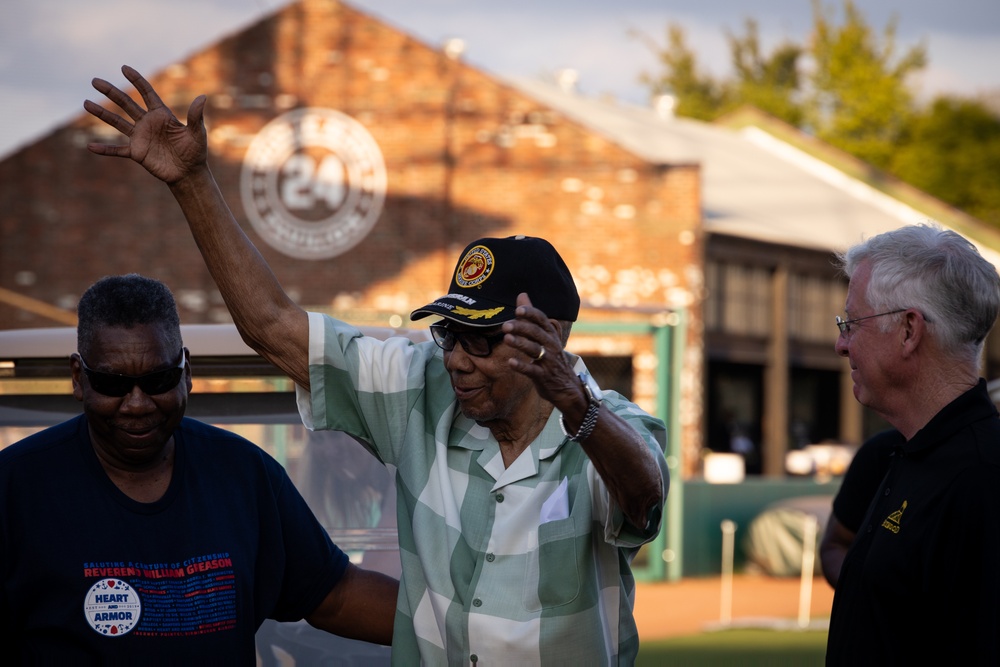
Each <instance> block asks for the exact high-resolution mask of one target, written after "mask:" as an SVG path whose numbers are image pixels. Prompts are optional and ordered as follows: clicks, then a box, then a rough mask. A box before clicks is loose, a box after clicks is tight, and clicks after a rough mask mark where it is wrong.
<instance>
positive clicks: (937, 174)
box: [889, 97, 1000, 226]
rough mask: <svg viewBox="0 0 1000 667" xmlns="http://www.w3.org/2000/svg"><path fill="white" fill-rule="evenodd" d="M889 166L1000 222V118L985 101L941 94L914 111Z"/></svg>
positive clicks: (908, 179)
mask: <svg viewBox="0 0 1000 667" xmlns="http://www.w3.org/2000/svg"><path fill="white" fill-rule="evenodd" d="M889 170H890V171H891V172H892V173H893V174H894V175H895V176H897V177H898V178H900V179H901V180H904V181H906V182H907V183H910V184H911V185H914V186H916V187H918V188H920V189H921V190H924V191H925V192H928V193H930V194H932V195H934V196H936V197H938V198H939V199H942V200H944V201H946V202H948V203H949V204H951V205H953V206H955V207H957V208H959V209H962V210H964V211H966V212H967V213H969V214H970V215H974V216H976V217H978V218H980V219H982V220H985V221H987V222H989V223H991V224H993V225H997V226H1000V186H998V184H1000V118H997V116H996V115H995V114H994V113H993V112H992V111H991V110H990V109H988V108H987V107H986V106H985V105H984V104H982V103H981V102H978V101H975V100H963V99H955V98H946V97H940V98H938V99H936V100H935V101H934V103H933V104H931V105H930V107H929V108H927V109H925V110H923V111H921V112H918V113H916V114H914V115H913V117H912V118H911V120H910V122H909V123H907V125H906V126H905V128H904V130H903V132H902V133H901V136H900V138H899V145H898V147H897V149H896V151H895V152H894V154H893V156H892V161H891V164H890V168H889Z"/></svg>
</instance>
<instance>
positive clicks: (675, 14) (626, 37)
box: [0, 0, 1000, 159]
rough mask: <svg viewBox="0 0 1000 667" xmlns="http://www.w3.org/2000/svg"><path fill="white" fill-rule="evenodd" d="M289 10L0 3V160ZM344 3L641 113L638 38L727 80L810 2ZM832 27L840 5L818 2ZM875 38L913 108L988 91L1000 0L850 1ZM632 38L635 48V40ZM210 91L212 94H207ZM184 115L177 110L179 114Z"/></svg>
mask: <svg viewBox="0 0 1000 667" xmlns="http://www.w3.org/2000/svg"><path fill="white" fill-rule="evenodd" d="M286 4H288V0H170V1H169V2H167V1H166V0H89V1H87V2H81V0H4V2H3V3H2V6H0V159H2V158H3V157H4V156H5V155H8V154H9V153H11V152H12V151H14V150H17V149H18V148H20V147H22V146H24V145H26V144H28V143H30V142H33V141H35V140H37V139H39V138H41V137H43V136H44V135H46V134H47V133H49V132H51V131H52V130H54V129H55V128H57V127H59V126H61V125H63V124H64V123H67V122H69V121H70V120H71V119H73V118H75V117H76V116H77V115H78V114H79V113H80V112H81V110H82V104H83V100H84V99H88V98H89V99H98V98H99V96H98V95H97V93H96V91H94V90H93V89H92V88H91V87H90V80H91V79H92V78H93V77H95V76H99V77H101V78H104V79H108V80H109V81H112V82H115V83H124V78H123V77H122V75H121V72H120V67H121V65H122V64H129V65H132V66H134V67H136V68H137V69H139V71H140V72H144V73H147V74H153V73H155V72H157V71H159V70H160V69H162V68H164V67H166V66H167V65H170V64H171V63H174V62H177V61H179V60H183V59H185V58H187V57H188V56H190V55H192V54H194V53H197V52H198V51H200V50H202V49H204V48H206V47H209V46H211V45H212V44H213V43H214V42H216V41H217V40H219V39H220V38H222V37H224V36H227V35H230V34H232V33H234V32H238V31H240V30H241V29H243V28H245V27H247V26H249V25H251V24H253V23H255V22H257V21H259V20H260V19H262V18H264V17H266V16H268V15H270V14H272V13H273V12H275V11H276V10H278V9H280V8H281V7H284V6H285V5H286ZM348 4H350V5H353V6H354V7H356V8H358V9H361V10H362V11H365V12H367V13H369V14H372V15H373V16H375V17H376V18H379V19H380V20H383V21H385V22H386V23H388V24H390V25H392V26H394V27H396V28H399V29H401V30H403V31H404V32H406V33H409V34H410V35H412V36H414V37H416V38H418V39H420V40H421V41H423V42H426V43H428V44H431V45H440V44H443V43H444V42H445V41H446V40H448V39H451V38H456V37H457V38H460V39H462V40H463V41H464V44H465V51H464V54H463V56H462V57H463V58H464V60H465V61H466V62H468V63H469V64H471V65H474V66H476V67H478V68H480V69H482V70H484V71H486V72H488V73H491V74H494V75H498V76H503V77H523V76H527V77H552V76H554V74H555V73H556V72H557V71H560V70H564V69H572V70H575V71H576V72H577V75H578V82H577V87H578V89H579V91H580V92H581V93H583V94H587V95H602V96H603V95H611V96H614V97H616V98H618V99H621V100H624V101H628V102H634V103H638V104H641V103H644V102H645V101H646V98H647V96H646V91H645V89H644V87H643V85H642V84H641V83H640V81H639V78H640V76H641V74H643V73H644V72H649V73H652V72H655V71H656V61H655V58H654V55H653V51H652V50H651V49H650V47H649V41H650V40H653V42H654V43H659V44H663V43H665V35H666V29H667V26H668V24H670V23H676V24H679V25H680V26H682V27H683V28H684V30H685V33H686V35H687V38H688V44H689V46H690V47H691V48H692V50H693V51H694V52H695V53H696V55H697V57H698V62H699V64H700V65H701V66H702V68H703V69H704V71H705V72H706V73H710V74H712V75H714V76H717V77H722V76H727V75H728V74H730V72H731V70H730V66H729V59H730V51H729V48H728V45H727V42H726V34H727V32H728V33H735V34H743V33H744V24H745V21H746V19H747V18H753V19H754V20H756V22H757V24H758V28H759V32H760V36H761V41H762V44H763V46H764V50H765V52H769V51H770V49H771V48H773V46H775V45H776V44H778V43H780V42H782V41H785V40H790V41H794V42H797V43H800V44H801V43H803V42H805V40H806V39H807V36H808V33H809V29H810V27H811V26H812V24H813V7H814V5H813V2H811V1H810V0H756V1H755V2H753V3H748V2H745V0H613V1H612V0H506V1H504V2H497V1H496V0H353V1H351V2H348ZM822 6H823V7H824V8H825V9H826V10H827V11H828V12H831V14H832V16H833V17H834V19H835V21H836V22H837V23H840V22H842V19H843V10H842V0H823V1H822ZM855 6H856V7H858V8H859V9H860V10H861V12H862V14H863V15H864V17H865V20H866V21H867V23H868V24H869V25H870V26H871V27H873V28H874V29H875V30H876V32H877V33H878V34H881V33H882V31H883V29H884V28H885V27H886V25H888V23H889V21H890V20H892V18H893V17H895V20H896V38H897V49H896V55H897V57H898V56H899V55H901V54H902V53H903V52H904V51H905V49H907V48H908V47H910V46H913V45H915V44H918V43H923V44H925V46H926V48H927V50H928V55H929V65H928V67H927V68H926V69H925V70H924V71H923V72H922V74H921V75H920V78H919V80H914V81H913V82H912V83H913V86H914V88H915V89H916V90H917V92H918V93H919V94H920V95H922V96H924V97H928V98H929V97H931V96H933V95H935V94H951V95H960V96H975V95H978V94H980V93H988V92H997V91H1000V67H998V66H997V63H1000V0H950V1H947V2H942V1H941V0H855ZM637 32H638V33H639V34H641V35H643V38H641V39H640V38H637V37H635V36H634V35H635V34H636V33H637ZM205 92H211V91H205ZM177 111H178V114H179V115H181V117H183V115H182V113H183V111H184V110H177Z"/></svg>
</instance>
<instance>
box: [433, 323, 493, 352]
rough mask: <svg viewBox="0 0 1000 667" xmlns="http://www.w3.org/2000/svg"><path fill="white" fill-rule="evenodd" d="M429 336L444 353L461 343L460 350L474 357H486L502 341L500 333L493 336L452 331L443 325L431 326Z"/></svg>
mask: <svg viewBox="0 0 1000 667" xmlns="http://www.w3.org/2000/svg"><path fill="white" fill-rule="evenodd" d="M431 336H433V337H434V342H435V343H437V346H438V347H440V348H441V349H442V350H444V351H445V352H451V351H452V350H454V349H455V343H461V344H462V349H463V350H465V351H466V352H467V353H469V354H471V355H472V356H474V357H488V356H490V354H492V353H493V348H494V347H496V346H497V345H499V344H500V342H501V341H502V340H503V337H504V333H503V332H502V331H500V332H498V333H495V334H481V333H476V332H474V331H462V332H459V331H452V330H451V329H449V328H448V327H446V326H444V325H443V324H432V325H431Z"/></svg>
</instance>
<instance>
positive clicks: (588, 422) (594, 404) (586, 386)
mask: <svg viewBox="0 0 1000 667" xmlns="http://www.w3.org/2000/svg"><path fill="white" fill-rule="evenodd" d="M577 377H578V378H580V384H582V385H583V393H584V395H585V396H586V397H587V401H588V402H589V403H590V405H588V406H587V414H585V415H584V416H583V421H582V422H580V429H579V430H578V431H577V432H576V435H573V434H571V433H570V432H569V431H567V430H566V422H565V421H563V416H562V415H559V426H561V427H562V432H563V434H564V435H565V436H566V437H567V438H569V439H570V440H572V441H573V442H583V441H584V440H586V439H587V438H589V437H590V434H591V433H593V432H594V427H595V426H597V415H598V414H599V413H600V412H601V399H602V398H603V397H604V393H603V392H602V391H601V388H600V387H599V386H597V382H596V381H595V380H594V378H593V377H591V375H590V373H580V374H579V375H577Z"/></svg>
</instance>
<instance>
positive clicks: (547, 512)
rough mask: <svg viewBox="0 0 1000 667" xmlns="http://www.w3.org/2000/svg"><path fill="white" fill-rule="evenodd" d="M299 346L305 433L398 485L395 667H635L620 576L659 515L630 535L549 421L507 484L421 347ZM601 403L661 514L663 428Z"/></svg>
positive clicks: (439, 360) (340, 334) (325, 341)
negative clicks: (657, 484) (652, 467)
mask: <svg viewBox="0 0 1000 667" xmlns="http://www.w3.org/2000/svg"><path fill="white" fill-rule="evenodd" d="M309 339H310V340H309V375H310V383H311V386H312V391H311V392H305V391H303V390H302V389H301V388H300V389H299V396H298V401H299V410H300V413H301V416H302V420H303V423H304V424H305V425H306V426H307V427H309V428H316V429H336V430H342V431H346V432H348V433H350V434H351V435H354V436H355V437H357V438H359V439H361V440H362V441H364V442H365V443H366V444H367V447H368V448H369V449H370V450H371V451H372V453H373V454H375V455H376V456H377V457H379V459H380V460H382V461H383V462H384V463H388V464H392V465H394V466H395V467H396V469H397V476H396V484H397V502H398V505H397V515H398V524H399V546H400V556H401V560H402V568H403V569H402V577H401V586H400V594H399V599H398V602H397V611H396V624H395V631H394V639H393V649H392V655H393V663H394V664H399V665H404V664H405V665H411V664H416V663H417V661H418V660H419V661H420V662H421V663H423V664H427V665H444V664H449V665H463V664H464V665H468V664H472V663H476V664H478V665H481V666H487V667H490V666H492V665H501V664H503V665H530V664H547V665H550V664H567V665H570V664H571V665H589V664H593V665H607V664H629V665H630V664H632V663H633V662H634V661H635V656H636V653H637V651H638V645H639V644H638V636H637V632H636V627H635V621H634V619H633V617H632V606H633V603H634V592H635V581H634V579H633V577H632V573H631V569H630V563H631V560H632V558H633V556H634V555H635V553H636V551H637V550H638V548H639V546H640V545H642V544H643V543H645V542H647V541H649V540H651V539H653V537H655V535H656V534H657V532H658V531H659V528H660V526H659V519H660V515H661V513H662V506H661V507H660V508H658V511H657V512H654V519H655V520H654V521H652V522H651V525H650V526H649V527H642V528H637V527H634V526H631V525H630V524H628V523H627V522H626V521H625V520H624V516H623V514H622V512H621V510H620V509H619V508H618V507H617V506H616V505H615V504H614V502H613V501H612V500H611V497H610V495H609V493H608V490H607V487H606V486H605V484H604V482H603V481H602V480H601V478H600V476H599V475H598V474H597V471H596V470H595V469H594V466H593V464H592V463H591V462H590V459H589V458H588V457H587V456H586V455H585V454H584V453H583V450H582V448H581V447H579V446H578V445H576V444H575V443H573V442H571V441H569V440H568V439H567V438H566V436H565V435H564V434H563V432H562V429H561V428H560V425H559V412H558V411H556V410H553V411H552V414H551V416H550V417H549V420H548V423H547V424H546V425H545V428H544V429H543V430H542V432H541V434H539V436H538V437H537V438H536V440H535V441H534V442H533V443H532V444H531V446H530V447H529V448H528V449H526V450H525V451H524V452H522V454H521V455H520V457H518V459H517V460H516V461H514V463H512V464H511V465H510V467H508V468H505V467H504V464H503V459H502V457H501V453H500V447H499V444H498V443H497V441H496V439H495V438H494V437H493V436H492V434H491V433H490V431H489V430H488V429H486V428H485V427H482V426H479V425H478V424H476V423H475V422H474V421H472V420H470V419H468V418H466V417H465V416H463V415H462V413H461V411H460V410H459V408H458V403H457V401H456V399H455V394H454V392H453V391H452V388H451V382H450V380H449V377H448V373H447V371H446V369H445V367H444V362H443V357H442V352H441V350H440V349H439V348H438V347H437V346H436V345H434V343H432V342H427V343H413V342H412V341H410V340H409V339H406V338H390V339H388V340H386V341H382V340H378V339H375V338H370V337H364V336H362V334H361V333H360V332H359V331H358V330H357V329H355V328H354V327H352V326H350V325H347V324H344V323H342V322H339V321H337V320H333V319H331V318H329V317H326V316H323V315H319V314H316V313H310V314H309ZM574 359H575V363H576V369H577V372H582V371H584V370H585V368H584V365H583V362H582V361H581V360H580V359H578V358H575V357H574ZM604 401H605V404H606V406H607V407H608V408H610V409H611V410H612V411H613V412H614V413H615V414H617V415H618V416H620V417H621V418H622V419H624V420H625V421H626V422H628V423H629V424H630V425H631V426H632V427H633V428H635V429H636V430H637V431H638V432H639V433H640V434H641V435H642V437H643V439H644V440H645V441H646V443H647V445H648V447H649V449H650V451H652V452H653V454H654V455H655V457H656V460H657V462H658V464H659V466H660V472H661V477H662V480H663V482H662V483H663V497H664V498H666V491H667V486H668V479H669V478H668V474H667V467H666V462H665V460H664V456H663V443H664V442H665V429H664V425H663V422H661V421H660V420H658V419H656V418H654V417H651V416H650V415H648V414H647V413H645V412H643V411H642V410H641V409H640V408H639V407H638V406H636V405H634V404H633V403H630V402H628V401H627V400H625V399H624V398H623V397H622V396H621V395H619V394H617V393H615V392H605V394H604Z"/></svg>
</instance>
